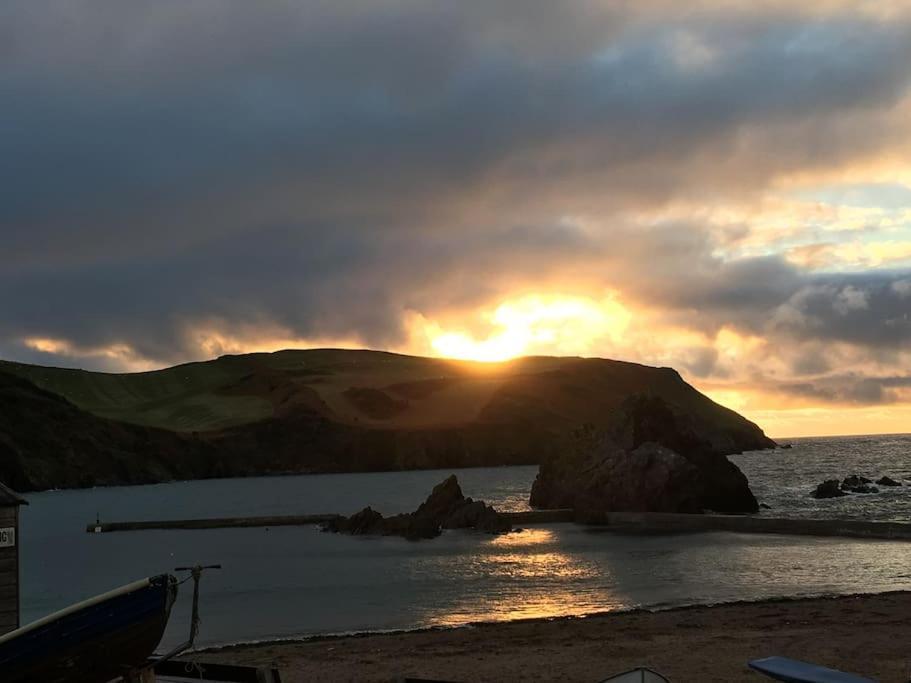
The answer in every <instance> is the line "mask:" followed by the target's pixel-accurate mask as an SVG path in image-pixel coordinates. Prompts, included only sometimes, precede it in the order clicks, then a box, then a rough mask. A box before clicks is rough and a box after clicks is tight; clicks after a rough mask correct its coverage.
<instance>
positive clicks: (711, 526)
mask: <svg viewBox="0 0 911 683" xmlns="http://www.w3.org/2000/svg"><path fill="white" fill-rule="evenodd" d="M586 522H589V523H593V524H597V525H599V526H605V527H608V528H610V529H612V530H616V531H623V532H629V533H677V532H698V531H732V532H736V533H744V534H786V535H789V536H841V537H847V538H876V539H895V540H911V524H908V523H904V522H871V521H863V520H848V519H787V518H781V517H777V518H776V517H763V516H761V515H681V514H674V513H661V512H609V513H604V514H602V515H598V516H592V517H589V518H587V519H586Z"/></svg>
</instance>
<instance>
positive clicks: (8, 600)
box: [0, 482, 28, 635]
mask: <svg viewBox="0 0 911 683" xmlns="http://www.w3.org/2000/svg"><path fill="white" fill-rule="evenodd" d="M20 505H28V502H27V501H26V500H25V498H23V497H22V496H20V495H19V494H18V493H16V492H15V491H13V490H12V489H10V488H8V487H7V486H6V485H4V484H3V483H2V482H0V635H3V634H4V633H8V632H10V631H14V630H15V629H17V628H19V540H18V539H19V506H20Z"/></svg>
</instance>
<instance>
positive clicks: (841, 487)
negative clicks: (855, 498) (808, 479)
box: [810, 474, 902, 498]
mask: <svg viewBox="0 0 911 683" xmlns="http://www.w3.org/2000/svg"><path fill="white" fill-rule="evenodd" d="M873 483H874V482H873V480H872V479H868V478H867V477H864V476H863V475H860V474H851V475H848V476H847V477H845V478H844V479H842V480H841V482H840V483H839V481H838V479H827V480H826V481H824V482H822V483H821V484H819V485H818V486H817V487H816V488H815V489H814V490H813V491H812V492H811V493H810V495H811V496H813V497H814V498H838V497H840V496H846V495H848V494H849V493H879V489H878V488H877V487H876V486H873ZM876 484H877V485H878V486H902V483H901V482H900V481H895V479H893V478H892V477H889V476H885V475H884V476H882V477H880V478H879V479H877V480H876Z"/></svg>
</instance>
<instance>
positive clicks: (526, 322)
mask: <svg viewBox="0 0 911 683" xmlns="http://www.w3.org/2000/svg"><path fill="white" fill-rule="evenodd" d="M481 318H482V320H483V321H484V323H485V324H486V326H487V328H488V330H489V331H488V332H487V334H486V335H475V334H472V333H470V332H467V331H464V330H462V329H458V330H448V329H444V328H443V327H442V326H441V325H439V324H438V323H435V322H429V321H424V330H423V331H424V334H425V335H426V336H427V338H428V340H429V342H430V346H431V348H432V349H433V351H434V352H435V353H436V354H439V355H441V356H445V357H447V358H457V359H460V360H476V361H485V362H497V361H504V360H509V359H510V358H515V357H516V356H521V355H533V354H550V353H562V354H566V355H573V354H584V353H586V352H588V351H590V350H591V348H592V346H593V345H594V344H595V343H596V342H598V341H600V340H605V339H609V340H613V341H616V340H617V339H619V338H620V336H621V335H622V334H623V332H624V331H625V330H626V327H627V325H628V324H629V320H630V314H629V312H628V311H627V310H626V308H624V307H623V306H622V305H621V304H619V303H618V302H617V301H616V300H614V298H613V296H608V297H605V298H604V299H601V300H597V299H592V298H588V297H576V296H559V295H551V296H542V295H529V296H524V297H520V298H516V299H511V300H508V301H505V302H503V303H501V304H500V305H499V306H497V307H496V308H495V309H493V310H491V311H486V312H484V313H483V314H482V315H481Z"/></svg>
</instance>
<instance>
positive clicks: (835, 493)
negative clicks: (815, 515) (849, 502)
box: [810, 479, 848, 498]
mask: <svg viewBox="0 0 911 683" xmlns="http://www.w3.org/2000/svg"><path fill="white" fill-rule="evenodd" d="M810 495H811V496H813V497H814V498H840V497H841V496H847V495H848V494H847V493H845V492H844V491H842V489H841V486H839V483H838V479H827V480H826V481H824V482H822V483H821V484H819V485H818V486H817V487H816V488H815V489H814V490H813V492H812V493H810Z"/></svg>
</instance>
